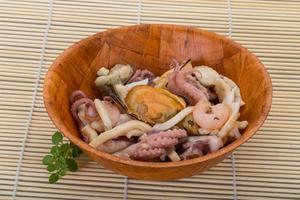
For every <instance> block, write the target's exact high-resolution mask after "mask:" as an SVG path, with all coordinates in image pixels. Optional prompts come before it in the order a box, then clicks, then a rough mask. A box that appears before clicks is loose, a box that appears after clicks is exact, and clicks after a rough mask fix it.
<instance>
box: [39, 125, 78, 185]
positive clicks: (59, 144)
mask: <svg viewBox="0 0 300 200" xmlns="http://www.w3.org/2000/svg"><path fill="white" fill-rule="evenodd" d="M52 144H54V146H52V148H51V150H50V154H48V155H46V156H44V158H43V164H44V165H47V170H48V171H49V172H50V176H49V183H55V182H57V181H58V179H60V178H61V177H63V176H65V175H66V173H67V171H68V170H69V171H71V172H75V171H77V170H78V165H77V163H76V161H75V160H74V158H75V157H77V156H78V155H79V154H80V153H81V150H80V149H79V148H78V147H77V146H76V145H75V144H73V143H71V142H70V143H64V142H63V135H62V134H61V133H60V132H58V131H57V132H55V133H54V134H53V136H52Z"/></svg>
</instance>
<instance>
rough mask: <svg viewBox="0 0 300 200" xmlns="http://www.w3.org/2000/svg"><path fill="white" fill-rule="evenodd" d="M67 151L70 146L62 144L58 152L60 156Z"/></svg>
mask: <svg viewBox="0 0 300 200" xmlns="http://www.w3.org/2000/svg"><path fill="white" fill-rule="evenodd" d="M69 149H70V145H69V144H68V143H65V144H62V145H61V146H60V152H61V154H62V155H65V154H66V153H67V152H68V150H69Z"/></svg>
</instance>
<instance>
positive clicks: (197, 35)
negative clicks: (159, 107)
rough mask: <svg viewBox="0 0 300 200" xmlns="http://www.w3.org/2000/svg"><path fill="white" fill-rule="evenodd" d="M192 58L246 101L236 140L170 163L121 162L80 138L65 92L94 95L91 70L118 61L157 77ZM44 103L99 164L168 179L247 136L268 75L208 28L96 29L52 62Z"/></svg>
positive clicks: (256, 123) (263, 100) (209, 161)
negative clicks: (229, 83) (243, 125)
mask: <svg viewBox="0 0 300 200" xmlns="http://www.w3.org/2000/svg"><path fill="white" fill-rule="evenodd" d="M187 58H191V59H192V61H193V65H207V66H210V67H212V68H214V69H215V70H217V71H218V72H219V73H221V74H223V75H225V76H227V77H229V78H231V79H232V80H234V81H235V82H236V83H237V84H238V85H239V87H240V89H241V94H242V97H243V99H244V101H245V102H246V105H245V106H244V107H243V108H242V110H241V117H240V118H241V119H243V120H248V122H249V125H248V127H247V129H246V130H245V131H244V132H243V135H242V137H241V138H240V139H238V140H236V141H235V142H233V143H232V144H230V145H228V146H226V147H224V148H222V149H221V150H219V151H217V152H215V153H211V154H208V155H206V156H203V157H199V158H195V159H191V160H186V161H180V162H169V163H153V162H140V161H131V160H124V159H120V158H118V157H115V156H112V155H110V154H106V153H102V152H100V151H96V150H95V149H93V148H92V147H90V146H89V145H88V144H86V143H84V142H83V141H82V140H81V139H80V138H79V132H78V130H77V128H76V125H75V122H74V120H73V119H72V117H71V113H70V105H69V98H68V97H69V95H70V94H71V92H72V91H74V90H76V89H82V90H83V91H84V92H85V93H86V94H88V96H90V97H91V98H94V97H96V96H98V95H99V93H98V91H97V90H96V88H95V86H94V80H95V78H96V71H97V70H98V69H99V68H100V67H112V66H113V65H114V64H117V63H124V64H127V63H128V64H130V65H132V66H133V67H135V68H146V69H149V70H151V71H153V72H154V73H155V74H157V75H159V74H161V73H163V72H164V71H166V70H167V69H168V68H169V63H170V62H171V61H172V59H177V60H178V61H183V60H185V59H187ZM43 95H44V103H45V106H46V109H47V111H48V113H49V116H50V118H51V119H52V121H53V123H54V124H55V125H56V126H57V128H58V129H59V130H61V131H62V132H63V133H64V135H65V136H66V137H68V138H69V139H70V140H71V141H72V142H74V143H75V144H77V145H78V146H79V147H80V148H81V149H82V150H83V151H84V152H85V153H86V154H87V155H89V156H90V157H92V158H93V159H94V160H96V161H97V162H99V163H100V164H101V165H103V166H105V167H107V168H109V169H111V170H113V171H115V172H118V173H120V174H123V175H127V176H129V177H133V178H137V179H144V180H169V179H178V178H183V177H189V176H192V175H194V174H197V173H199V172H201V171H205V170H207V169H209V168H210V167H212V166H214V165H216V164H217V163H219V162H221V161H222V160H223V159H224V158H226V157H227V156H228V155H229V154H230V153H231V152H232V151H233V150H234V149H236V148H237V147H238V146H240V145H241V144H243V143H244V142H246V141H247V140H248V139H249V138H251V137H252V136H253V135H254V134H255V132H256V131H257V130H258V128H259V127H260V126H261V125H262V124H263V122H264V120H265V119H266V117H267V115H268V112H269V110H270V107H271V102H272V84H271V79H270V77H269V75H268V73H267V71H266V70H265V68H264V66H263V65H262V64H261V62H260V61H259V60H258V59H257V58H256V56H255V55H253V54H252V53H251V52H249V51H248V50H247V49H245V48H244V47H242V46H241V45H239V44H237V43H235V42H233V41H232V40H230V39H227V38H225V37H222V36H220V35H217V34H215V33H212V32H208V31H204V30H200V29H195V28H192V27H187V26H177V25H138V26H129V27H123V28H118V29H112V30H108V31H105V32H100V33H97V34H95V35H93V36H90V37H88V38H86V39H83V40H81V41H80V42H78V43H76V44H74V45H73V46H72V47H70V48H69V49H67V50H66V51H65V52H63V53H62V54H61V55H60V56H59V57H58V58H57V59H56V61H55V62H54V63H53V64H52V66H51V68H50V69H49V71H48V74H47V77H46V79H45V83H44V91H43Z"/></svg>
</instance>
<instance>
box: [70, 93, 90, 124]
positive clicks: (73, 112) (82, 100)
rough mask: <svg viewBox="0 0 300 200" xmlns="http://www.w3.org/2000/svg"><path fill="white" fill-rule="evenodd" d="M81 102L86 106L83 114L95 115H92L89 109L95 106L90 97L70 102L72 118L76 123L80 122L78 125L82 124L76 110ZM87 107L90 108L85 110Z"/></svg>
mask: <svg viewBox="0 0 300 200" xmlns="http://www.w3.org/2000/svg"><path fill="white" fill-rule="evenodd" d="M83 104H84V105H85V106H86V107H85V114H86V115H88V117H92V118H94V117H95V115H93V112H92V111H91V109H93V108H94V106H95V105H94V102H93V101H92V100H91V99H89V98H81V99H79V100H77V101H75V102H74V103H73V104H72V106H71V113H72V116H73V118H74V119H75V120H76V121H77V123H78V124H80V125H82V122H81V120H80V119H79V117H78V114H77V112H78V109H79V107H80V106H81V105H83ZM88 108H90V110H89V111H87V110H88Z"/></svg>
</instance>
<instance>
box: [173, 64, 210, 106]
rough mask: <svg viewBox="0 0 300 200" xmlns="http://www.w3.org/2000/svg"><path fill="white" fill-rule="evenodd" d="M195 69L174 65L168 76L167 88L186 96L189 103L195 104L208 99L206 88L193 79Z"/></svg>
mask: <svg viewBox="0 0 300 200" xmlns="http://www.w3.org/2000/svg"><path fill="white" fill-rule="evenodd" d="M194 73H195V70H194V69H188V70H180V67H178V66H176V68H175V69H174V71H173V73H172V74H171V75H170V76H169V81H168V85H167V88H168V90H170V91H171V92H173V93H174V94H177V95H179V96H184V97H187V100H188V101H189V103H190V104H191V105H195V104H196V103H197V102H198V101H200V100H208V93H207V89H206V88H205V87H203V86H201V85H200V84H196V83H195V80H194V79H193V76H194Z"/></svg>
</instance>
